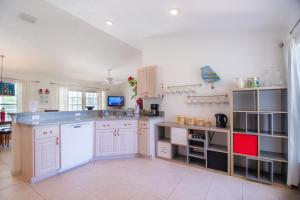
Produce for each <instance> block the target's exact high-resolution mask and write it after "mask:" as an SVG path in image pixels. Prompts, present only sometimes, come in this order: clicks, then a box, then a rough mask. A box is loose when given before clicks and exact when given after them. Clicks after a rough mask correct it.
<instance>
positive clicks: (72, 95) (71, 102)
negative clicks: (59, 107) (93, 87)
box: [68, 91, 83, 111]
mask: <svg viewBox="0 0 300 200" xmlns="http://www.w3.org/2000/svg"><path fill="white" fill-rule="evenodd" d="M82 102H83V101H82V92H80V91H68V110H69V111H76V110H82V108H83V104H82Z"/></svg>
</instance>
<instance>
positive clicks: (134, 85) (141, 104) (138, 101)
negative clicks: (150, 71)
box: [128, 76, 143, 109]
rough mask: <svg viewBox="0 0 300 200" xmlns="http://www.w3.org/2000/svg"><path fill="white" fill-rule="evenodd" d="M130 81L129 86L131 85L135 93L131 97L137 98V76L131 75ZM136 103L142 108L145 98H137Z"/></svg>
mask: <svg viewBox="0 0 300 200" xmlns="http://www.w3.org/2000/svg"><path fill="white" fill-rule="evenodd" d="M128 83H129V87H131V88H132V91H133V95H132V96H131V99H136V97H137V80H136V79H135V78H133V77H132V76H129V77H128ZM136 104H137V105H138V106H139V107H140V108H141V109H143V99H142V98H139V99H136Z"/></svg>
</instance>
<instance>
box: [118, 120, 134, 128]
mask: <svg viewBox="0 0 300 200" xmlns="http://www.w3.org/2000/svg"><path fill="white" fill-rule="evenodd" d="M119 125H120V128H133V127H137V120H122V121H120V123H119Z"/></svg>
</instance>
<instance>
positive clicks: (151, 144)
mask: <svg viewBox="0 0 300 200" xmlns="http://www.w3.org/2000/svg"><path fill="white" fill-rule="evenodd" d="M161 120H162V119H161V118H152V119H151V118H146V119H142V120H139V125H138V153H139V154H140V155H142V156H146V157H149V158H154V157H155V132H156V124H157V123H159V122H161Z"/></svg>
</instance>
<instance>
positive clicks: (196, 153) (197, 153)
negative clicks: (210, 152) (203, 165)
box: [188, 147, 206, 159]
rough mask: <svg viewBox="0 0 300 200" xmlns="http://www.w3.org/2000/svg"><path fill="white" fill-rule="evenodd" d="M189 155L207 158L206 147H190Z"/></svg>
mask: <svg viewBox="0 0 300 200" xmlns="http://www.w3.org/2000/svg"><path fill="white" fill-rule="evenodd" d="M188 156H189V157H194V158H200V159H206V149H200V148H195V147H188Z"/></svg>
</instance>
